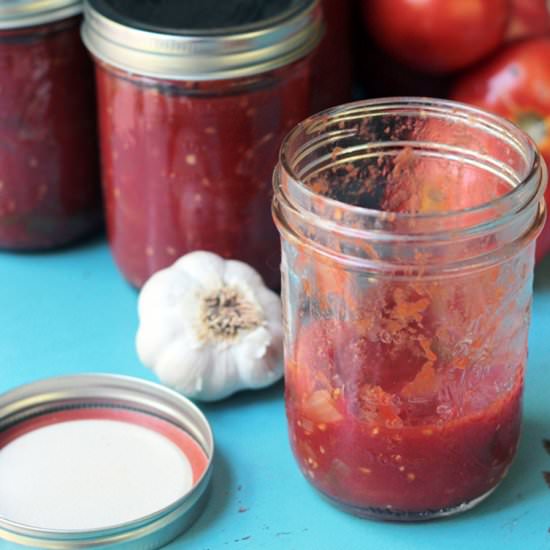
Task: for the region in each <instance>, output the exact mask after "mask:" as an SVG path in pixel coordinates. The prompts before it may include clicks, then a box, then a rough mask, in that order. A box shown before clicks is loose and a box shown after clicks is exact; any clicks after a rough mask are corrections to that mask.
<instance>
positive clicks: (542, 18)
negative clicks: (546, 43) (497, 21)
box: [506, 0, 550, 40]
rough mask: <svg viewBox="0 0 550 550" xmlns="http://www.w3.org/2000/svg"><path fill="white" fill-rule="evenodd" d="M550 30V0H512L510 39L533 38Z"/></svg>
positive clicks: (509, 27) (509, 25)
mask: <svg viewBox="0 0 550 550" xmlns="http://www.w3.org/2000/svg"><path fill="white" fill-rule="evenodd" d="M548 32H550V1H549V0H512V16H511V17H510V22H509V24H508V31H507V34H506V37H507V38H508V40H515V39H518V38H532V37H535V36H540V35H541V34H545V33H548Z"/></svg>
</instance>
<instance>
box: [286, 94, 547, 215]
mask: <svg viewBox="0 0 550 550" xmlns="http://www.w3.org/2000/svg"><path fill="white" fill-rule="evenodd" d="M403 107H408V108H409V109H411V110H415V109H416V110H417V111H418V114H422V113H426V114H427V113H438V112H439V113H441V114H443V113H447V114H449V113H453V114H454V115H458V114H462V115H463V117H462V118H471V119H472V120H473V119H474V117H475V119H476V120H477V121H478V122H479V121H484V122H486V123H487V127H488V128H490V127H491V128H493V129H498V130H499V131H500V132H501V133H506V132H507V133H508V134H510V135H511V136H513V137H514V138H515V141H516V142H517V143H518V144H519V143H520V141H523V142H524V143H523V147H522V150H523V152H528V153H530V155H531V158H530V162H529V166H530V168H529V170H528V171H527V174H526V175H525V176H524V177H523V178H522V180H521V182H519V183H518V185H516V186H515V187H514V188H513V189H511V190H510V191H509V192H507V193H505V194H503V195H501V196H499V197H496V198H495V199H493V200H491V201H489V202H484V203H481V204H478V205H475V206H472V207H468V208H464V209H458V210H449V211H447V212H423V213H411V212H393V211H384V210H377V209H372V208H367V207H362V206H356V205H351V204H348V203H345V202H341V201H338V200H336V199H333V198H330V197H325V196H322V195H319V194H317V193H315V192H314V191H312V190H311V189H309V188H308V187H307V186H305V185H304V184H303V183H302V182H301V179H300V177H299V175H297V174H296V172H295V170H294V168H293V167H292V165H291V162H290V159H289V154H288V149H289V148H290V146H291V144H292V141H293V139H295V138H296V137H297V136H298V135H299V134H300V133H302V132H303V131H304V128H306V127H308V126H311V125H313V124H315V123H319V124H325V125H326V124H327V122H328V121H329V119H331V118H332V119H333V120H331V122H337V119H336V117H337V116H338V115H340V114H352V113H353V114H359V113H360V112H364V114H369V113H373V112H376V111H378V110H380V109H385V110H386V111H385V113H386V114H388V113H389V112H391V111H392V110H394V112H396V111H395V110H396V109H401V108H403ZM279 164H280V166H281V167H282V169H283V170H284V172H286V174H287V175H288V176H290V178H291V179H292V180H293V182H294V183H295V184H296V185H297V186H298V188H299V190H300V193H302V194H303V195H304V196H305V197H307V198H308V199H310V200H311V199H319V198H322V200H323V202H325V203H326V204H327V205H330V206H331V207H334V208H339V209H340V210H343V211H346V212H349V213H352V214H362V215H363V216H369V217H372V218H378V219H381V220H387V219H388V218H389V217H390V216H391V218H392V220H395V221H399V220H405V221H411V220H415V221H420V222H421V221H430V220H442V221H444V220H446V219H450V218H453V217H456V216H462V215H476V214H482V213H484V212H486V211H488V210H489V209H492V208H495V207H499V206H500V205H504V204H506V203H510V202H511V201H513V200H514V199H515V198H516V197H517V196H518V195H519V194H521V193H522V192H524V191H525V188H526V187H527V186H529V184H530V183H531V182H533V181H534V180H535V179H538V180H539V184H538V185H537V187H536V189H535V190H534V192H533V193H532V194H531V195H530V196H529V197H528V198H527V201H526V202H530V201H531V200H533V199H534V198H537V197H539V196H540V197H542V195H543V193H544V188H545V185H546V182H545V181H542V179H543V178H542V171H543V161H542V158H541V155H540V153H539V152H538V149H537V146H536V144H535V142H534V141H533V139H532V138H531V137H530V136H529V135H527V134H526V133H525V132H524V131H523V130H521V128H519V127H518V126H516V125H515V124H514V123H512V122H510V121H509V120H506V119H504V118H502V117H499V116H497V115H494V114H492V113H490V112H488V111H485V110H483V109H479V108H477V107H473V106H470V105H466V104H464V103H460V102H457V101H452V100H447V99H436V98H429V97H413V96H403V97H398V96H395V97H386V98H376V99H367V100H361V101H355V102H352V103H347V104H345V105H340V106H337V107H331V108H329V109H326V110H324V111H321V112H319V113H316V114H314V115H312V116H310V117H308V118H307V119H305V120H304V121H302V122H301V123H300V124H298V125H297V126H296V127H295V128H294V129H293V130H291V131H290V133H289V134H287V136H286V137H285V139H284V140H283V143H282V145H281V148H280V152H279ZM537 175H538V176H539V177H538V178H537Z"/></svg>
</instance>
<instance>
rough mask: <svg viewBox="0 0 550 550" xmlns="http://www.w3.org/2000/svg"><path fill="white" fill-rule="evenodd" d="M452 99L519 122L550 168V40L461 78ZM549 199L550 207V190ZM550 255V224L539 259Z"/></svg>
mask: <svg viewBox="0 0 550 550" xmlns="http://www.w3.org/2000/svg"><path fill="white" fill-rule="evenodd" d="M451 97H452V99H456V100H457V101H462V102H464V103H470V104H472V105H476V106H478V107H482V108H484V109H487V110H489V111H492V112H494V113H496V114H498V115H501V116H503V117H506V118H508V119H510V120H511V121H512V122H515V123H516V124H517V125H518V126H520V127H521V128H522V129H523V130H525V131H526V132H527V133H528V134H529V135H530V136H531V137H532V138H533V139H534V140H535V142H536V144H537V146H538V148H539V150H540V152H541V154H542V156H543V157H544V159H545V161H546V163H547V165H549V166H550V38H536V39H532V40H528V41H526V42H519V43H515V44H511V45H510V46H508V47H507V48H505V49H504V50H503V51H501V52H500V53H499V54H497V55H496V56H495V57H493V58H492V59H491V60H489V61H487V62H486V63H484V64H483V65H481V66H479V67H477V68H475V69H474V70H473V71H471V72H469V73H467V74H465V75H464V76H463V77H461V78H460V79H459V80H458V82H457V83H456V84H455V86H454V87H453V89H452V91H451ZM545 198H546V201H547V203H548V204H550V188H547V190H546V195H545ZM547 252H550V224H547V225H546V227H545V228H544V230H543V232H542V234H541V236H540V237H539V240H538V241H537V259H540V258H542V256H544V255H545V254H546V253H547Z"/></svg>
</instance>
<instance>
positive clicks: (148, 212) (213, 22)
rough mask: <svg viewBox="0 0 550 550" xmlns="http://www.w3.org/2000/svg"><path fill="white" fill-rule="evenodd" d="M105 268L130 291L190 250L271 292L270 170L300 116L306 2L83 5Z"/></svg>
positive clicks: (313, 29) (316, 13)
mask: <svg viewBox="0 0 550 550" xmlns="http://www.w3.org/2000/svg"><path fill="white" fill-rule="evenodd" d="M85 16H86V20H85V24H84V27H83V38H84V41H85V43H86V45H87V46H88V48H89V50H90V51H91V52H92V54H93V55H94V57H95V59H96V66H97V71H96V75H97V89H98V101H99V121H100V135H101V156H102V165H103V185H104V193H105V200H106V212H107V226H108V232H109V239H110V244H111V247H112V251H113V253H114V257H115V260H116V262H117V264H118V266H119V268H120V269H121V271H122V273H123V274H124V275H125V277H126V278H127V279H128V280H129V281H130V282H131V283H132V284H133V285H135V286H138V287H139V286H141V285H142V284H143V283H144V282H145V280H146V279H147V278H148V277H149V276H150V275H152V274H153V273H154V272H156V271H157V270H159V269H161V268H164V267H166V266H168V265H170V264H172V263H173V262H174V261H175V260H176V259H177V258H178V257H179V256H181V255H183V254H185V253H187V252H190V251H192V250H197V249H201V250H208V251H211V252H215V253H217V254H219V255H221V256H223V257H225V258H233V259H238V260H242V261H245V262H247V263H249V264H251V265H252V266H254V267H255V268H256V269H257V270H258V271H259V272H260V273H261V274H262V275H263V277H264V278H265V280H266V282H267V283H268V284H269V285H270V286H272V287H278V286H279V284H280V275H279V263H280V252H279V244H278V236H277V231H276V229H275V228H274V226H273V223H272V220H271V214H270V203H271V173H272V170H273V166H274V165H275V163H276V161H277V153H278V149H279V146H280V144H281V141H282V139H283V137H284V136H285V135H286V134H287V133H288V131H289V130H290V129H291V128H292V127H293V126H294V125H295V124H297V123H298V122H299V121H300V120H301V119H303V118H305V117H306V116H308V115H309V114H311V94H312V90H311V88H312V52H313V51H314V49H315V46H316V45H317V43H318V42H319V40H320V36H321V33H322V25H321V11H320V7H319V5H318V1H317V0H284V1H282V2H281V1H276V0H270V1H265V0H227V1H225V2H219V1H218V0H190V1H187V2H182V3H179V4H178V3H174V2H167V1H160V2H155V3H154V4H153V3H151V2H149V3H145V2H141V1H138V0H126V1H124V2H122V1H116V0H89V1H88V2H87V3H86V9H85Z"/></svg>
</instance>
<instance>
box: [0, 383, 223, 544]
mask: <svg viewBox="0 0 550 550" xmlns="http://www.w3.org/2000/svg"><path fill="white" fill-rule="evenodd" d="M90 419H92V420H98V419H99V420H100V422H99V425H101V426H103V429H104V428H105V425H106V424H109V425H110V426H109V429H111V428H112V427H113V425H118V428H117V429H118V430H121V429H122V430H125V433H126V432H130V433H131V429H130V425H132V429H133V430H136V431H137V432H139V433H138V437H137V438H136V441H138V442H140V444H141V446H142V447H143V448H144V449H148V450H149V449H151V444H150V439H147V438H158V439H159V441H160V440H161V439H165V440H166V441H165V443H163V444H165V445H166V448H167V449H169V451H166V453H165V454H167V455H168V456H169V457H172V456H173V455H177V454H178V452H179V453H180V454H181V461H182V463H184V462H185V463H186V464H187V462H188V463H189V464H190V466H189V468H190V470H189V471H190V472H191V471H192V479H193V481H192V483H190V487H191V488H190V489H189V490H187V491H186V493H185V494H184V495H183V496H182V497H181V498H178V499H177V500H175V501H173V502H172V503H171V504H169V505H167V506H164V507H162V508H160V509H158V510H155V511H154V512H153V513H150V514H147V515H145V516H142V517H136V518H135V519H132V520H131V521H127V522H117V523H115V524H114V525H111V524H109V525H108V526H102V527H97V526H96V527H90V528H88V529H83V528H64V529H60V528H59V527H54V528H49V527H47V526H42V525H40V526H38V527H37V526H36V525H37V523H35V524H34V526H33V525H32V524H30V525H29V524H24V523H23V522H22V521H18V520H17V519H14V516H15V515H16V513H14V514H13V515H12V517H11V518H8V517H7V516H6V514H5V513H4V515H3V513H2V509H1V508H0V538H3V539H5V540H6V541H8V543H12V544H13V545H23V546H30V547H32V548H52V549H53V548H55V549H58V550H60V549H73V548H95V547H98V548H102V549H111V548H112V549H115V548H116V549H117V550H119V549H123V550H152V549H154V548H159V547H161V546H163V545H165V544H167V543H168V542H170V541H171V540H173V539H174V538H176V537H177V536H178V535H180V534H181V533H182V532H183V531H184V530H185V529H187V528H188V527H189V526H190V525H191V523H192V522H193V521H194V520H195V519H196V518H197V517H198V516H199V514H200V513H201V511H202V508H203V506H204V505H205V503H206V498H207V494H208V493H207V488H208V486H209V482H210V478H211V473H212V458H213V453H214V442H213V436H212V432H211V430H210V426H209V424H208V422H207V420H206V418H205V417H204V416H203V414H202V413H201V412H200V411H199V409H198V408H197V407H196V406H195V405H194V404H193V403H191V401H189V400H188V399H186V398H185V397H183V396H181V395H180V394H178V393H176V392H173V391H172V390H169V389H167V388H165V387H162V386H159V385H157V384H153V383H150V382H146V381H144V380H139V379H134V378H128V377H122V376H112V375H96V374H89V375H77V376H68V377H62V378H52V379H47V380H43V381H40V382H36V383H33V384H29V385H27V386H22V387H20V388H18V389H15V390H13V391H11V392H8V393H6V394H4V395H2V396H0V458H1V457H2V454H3V453H4V454H5V455H7V456H11V457H13V456H14V454H13V452H12V453H11V455H10V454H9V452H8V451H10V446H12V445H13V444H14V443H15V444H17V443H21V442H22V441H25V438H27V439H26V441H28V436H29V434H30V435H31V436H32V435H33V434H34V438H35V440H36V439H37V438H36V434H38V435H39V436H41V437H45V434H46V433H47V434H50V435H49V437H50V438H51V430H50V431H49V432H47V431H45V428H46V429H47V428H52V427H53V428H54V429H56V428H57V427H59V426H61V427H62V429H66V427H67V424H69V423H70V422H71V421H73V422H80V424H78V425H76V426H75V425H74V424H73V426H72V429H78V430H80V432H79V433H82V430H83V425H82V422H83V421H86V420H90ZM102 420H113V421H114V422H103V423H101V421H102ZM121 422H122V423H124V424H121ZM92 424H93V423H92ZM97 425H98V424H97V423H96V424H94V426H97ZM63 426H64V427H65V428H63ZM69 428H71V426H69ZM140 430H141V431H140ZM141 432H147V433H148V434H149V435H147V437H145V439H143V440H142V438H143V437H144V435H143V434H142V433H141ZM86 433H88V432H86ZM117 433H118V434H119V435H120V432H117ZM57 434H58V435H59V432H57ZM64 435H67V434H66V433H65V434H64ZM103 435H104V434H102V433H101V436H103ZM80 437H84V436H80ZM117 437H118V436H117ZM67 439H68V441H69V445H67V447H69V446H72V447H77V446H78V441H80V439H78V438H77V441H76V442H75V439H74V438H67ZM122 439H123V441H122V443H120V445H123V444H125V440H124V438H122ZM46 441H47V443H46V445H45V446H44V447H46V446H47V449H48V452H50V451H49V449H50V448H51V447H52V446H54V447H55V445H52V443H51V439H46ZM106 441H107V442H109V440H106ZM155 441H156V440H155ZM182 441H183V442H184V443H185V442H186V443H185V444H187V447H185V444H182V443H181V442H182ZM90 444H93V440H92V443H90ZM146 445H147V446H146ZM100 446H101V445H100ZM104 447H105V448H106V449H107V451H106V452H112V453H114V452H115V451H113V450H112V449H111V447H109V446H108V444H107V443H105V445H104ZM154 447H155V453H157V454H158V453H160V451H157V450H156V449H157V446H154ZM56 448H58V449H59V448H61V451H52V452H51V453H53V454H54V457H55V456H57V455H55V452H58V454H59V452H60V453H62V454H65V453H66V454H67V455H68V458H67V460H74V459H73V455H72V454H71V453H72V452H73V451H72V450H71V451H70V452H69V451H67V448H66V447H64V446H63V447H62V446H60V445H58V446H57V447H56ZM159 448H160V447H159ZM186 448H187V449H189V453H187V452H186V450H185V449H186ZM12 449H13V447H12ZM94 449H95V446H94ZM162 449H164V447H162ZM174 449H175V450H174ZM84 450H86V447H85V445H84ZM24 451H26V452H27V454H25V455H23V454H22V453H23V451H21V446H20V447H19V455H15V456H17V457H21V456H28V454H29V453H28V447H26V448H24ZM80 451H81V449H80ZM193 452H195V453H199V454H200V456H201V457H202V458H201V459H200V460H194V458H193V456H192V455H193ZM170 453H172V454H170ZM44 454H45V455H47V453H44ZM113 456H115V455H113ZM116 456H118V455H116ZM135 456H136V457H137V458H136V461H137V462H139V461H140V460H142V458H141V457H138V455H135ZM152 456H157V455H152ZM159 456H160V455H159ZM197 456H198V454H195V458H196V457H197ZM50 458H51V457H50ZM108 458H109V456H108ZM123 459H124V457H122V458H120V459H119V460H123ZM188 459H189V460H188ZM30 460H31V462H32V459H30ZM40 460H41V462H40V468H37V470H38V469H43V468H42V466H43V463H48V462H47V461H48V457H47V456H40ZM89 460H90V461H93V464H95V460H96V457H91V458H90V459H89ZM200 461H202V462H201V464H202V466H201V467H200V468H198V469H197V468H195V466H194V464H196V463H197V462H200ZM7 463H9V460H6V459H4V462H2V461H1V460H0V464H2V467H3V468H4V470H6V469H8V470H9V468H8V467H7V466H6V464H7ZM12 463H13V459H12ZM16 464H17V468H19V469H21V468H22V467H20V466H19V462H16ZM72 464H74V461H73V462H71V466H72ZM108 464H109V465H110V462H108ZM123 464H124V468H126V464H127V462H126V461H124V462H123ZM155 464H156V463H155ZM129 467H130V466H129ZM160 471H161V472H162V475H166V472H165V471H164V470H160ZM178 471H179V470H178ZM1 472H2V468H0V473H1ZM48 472H49V471H48ZM117 472H119V470H116V471H115V472H114V473H112V472H111V474H112V475H115V474H116V475H119V474H118V473H117ZM12 473H13V472H12V471H11V470H10V472H9V476H8V477H4V481H5V480H6V479H8V480H9V479H11V477H13V476H12ZM170 473H171V472H170ZM4 475H5V471H4ZM18 475H19V476H21V475H26V471H25V472H24V473H23V474H21V472H19V473H18ZM33 475H35V476H41V477H40V479H48V478H49V477H50V476H48V475H43V474H40V473H38V474H36V473H34V472H33ZM62 475H63V476H65V470H63V471H62ZM159 475H161V474H160V473H159ZM15 477H17V476H15ZM53 477H54V479H56V478H55V475H54V476H53ZM90 479H92V483H93V485H95V484H96V483H101V479H99V478H96V477H94V476H93V475H92V474H91V473H90ZM142 479H143V478H141V477H140V478H139V481H138V483H137V485H139V484H140V483H141V482H142V481H141V480H142ZM107 481H108V482H109V483H110V482H111V481H112V478H109V480H107ZM107 481H105V480H104V481H103V482H104V483H107ZM176 481H177V482H179V481H181V480H179V479H178V480H176ZM168 482H169V484H170V487H171V486H172V480H171V478H169V479H168ZM44 483H45V484H48V483H50V482H49V481H45V482H44ZM121 483H123V481H122V482H121ZM151 483H153V482H151ZM183 485H185V484H183ZM105 486H107V485H105ZM33 487H34V485H33ZM57 487H58V486H57V485H56V490H57ZM124 487H126V485H124ZM0 489H1V488H0ZM4 491H6V492H7V494H16V495H18V494H19V493H18V489H17V487H15V489H14V490H13V492H11V493H10V492H9V491H10V489H4ZM33 491H34V489H33ZM0 494H2V493H0ZM66 494H68V493H67V492H64V491H63V490H62V487H59V489H58V492H57V493H56V495H55V500H56V503H57V504H58V502H57V501H58V500H59V499H62V498H63V496H64V495H66ZM78 494H79V495H80V494H81V486H80V485H78ZM101 494H102V493H101ZM147 495H148V497H147V498H146V499H143V502H145V503H146V504H144V505H145V506H149V505H150V503H149V501H150V499H151V498H152V496H150V492H147ZM32 496H33V495H31V497H32ZM102 497H103V495H102ZM28 498H30V497H28ZM71 498H74V495H73V497H71ZM78 498H80V496H79V497H78ZM0 504H2V502H1V501H0ZM4 504H5V503H4ZM33 504H34V503H33ZM71 504H72V505H74V503H72V501H71ZM71 504H69V505H67V509H68V510H72V508H71ZM117 505H118V504H117V503H115V506H117ZM17 506H19V509H23V510H26V509H27V508H25V507H24V506H21V502H18V503H17V504H16V505H14V506H13V509H17ZM79 506H83V504H82V500H81V501H80V504H79V505H76V506H74V507H75V508H79ZM54 508H55V507H54ZM47 513H49V511H47V512H44V514H43V515H47ZM24 514H28V512H27V511H25V512H24ZM108 517H109V519H108V521H111V520H112V517H111V516H110V515H109V516H108ZM85 521H89V520H88V519H86V520H85ZM90 521H92V520H90ZM8 547H9V548H11V547H12V546H11V545H10V546H8Z"/></svg>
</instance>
